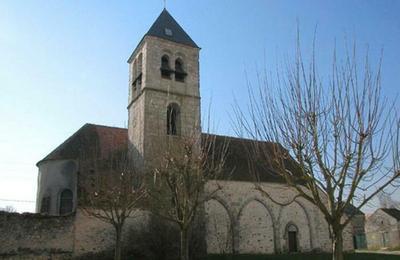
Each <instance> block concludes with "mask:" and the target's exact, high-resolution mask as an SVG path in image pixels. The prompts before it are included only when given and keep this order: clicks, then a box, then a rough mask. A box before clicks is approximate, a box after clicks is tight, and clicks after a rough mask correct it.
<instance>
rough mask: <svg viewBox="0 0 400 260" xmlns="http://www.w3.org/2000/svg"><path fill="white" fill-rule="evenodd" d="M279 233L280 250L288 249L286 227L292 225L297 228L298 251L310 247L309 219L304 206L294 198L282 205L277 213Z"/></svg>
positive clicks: (307, 249) (306, 249)
mask: <svg viewBox="0 0 400 260" xmlns="http://www.w3.org/2000/svg"><path fill="white" fill-rule="evenodd" d="M279 224H280V225H279V234H280V246H281V251H282V252H287V251H288V244H287V235H286V233H287V230H286V229H287V227H288V225H294V226H296V227H297V229H298V233H297V236H298V251H309V250H311V249H312V240H311V237H312V232H311V227H310V226H311V221H310V217H309V215H308V214H307V210H306V208H305V206H304V205H303V204H302V203H300V202H299V201H297V200H295V201H293V202H292V203H291V204H289V205H287V206H284V207H282V208H281V210H280V214H279Z"/></svg>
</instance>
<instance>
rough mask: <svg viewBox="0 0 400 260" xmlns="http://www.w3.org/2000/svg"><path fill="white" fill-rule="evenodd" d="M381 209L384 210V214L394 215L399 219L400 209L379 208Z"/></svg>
mask: <svg viewBox="0 0 400 260" xmlns="http://www.w3.org/2000/svg"><path fill="white" fill-rule="evenodd" d="M381 210H382V211H383V212H385V213H386V214H388V215H390V216H392V217H394V218H395V219H397V220H398V221H400V210H398V209H396V208H389V209H386V208H381Z"/></svg>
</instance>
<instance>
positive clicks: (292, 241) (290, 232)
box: [286, 224, 298, 253]
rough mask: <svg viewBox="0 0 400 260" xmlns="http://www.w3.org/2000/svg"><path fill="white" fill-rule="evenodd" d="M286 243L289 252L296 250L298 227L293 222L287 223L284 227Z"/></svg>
mask: <svg viewBox="0 0 400 260" xmlns="http://www.w3.org/2000/svg"><path fill="white" fill-rule="evenodd" d="M286 232H287V243H288V249H289V252H290V253H294V252H298V238H297V235H298V234H297V233H298V229H297V227H296V226H295V225H294V224H288V226H287V227H286Z"/></svg>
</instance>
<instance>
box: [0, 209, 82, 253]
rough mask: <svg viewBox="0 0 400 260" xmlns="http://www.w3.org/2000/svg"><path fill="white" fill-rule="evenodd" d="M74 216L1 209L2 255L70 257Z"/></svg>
mask: <svg viewBox="0 0 400 260" xmlns="http://www.w3.org/2000/svg"><path fill="white" fill-rule="evenodd" d="M74 219H75V216H74V215H69V216H63V217H52V216H43V215H40V214H28V213H25V214H18V213H6V212H0V258H6V257H9V258H12V257H13V256H16V255H18V257H19V256H21V255H26V256H30V257H31V259H32V258H35V259H38V258H40V256H44V255H45V256H48V257H53V258H57V257H58V258H63V257H65V258H66V259H68V257H70V256H71V254H72V252H73V248H74V242H73V241H74V239H73V236H74ZM56 256H57V257H56ZM28 258H29V257H28ZM47 259H48V258H47Z"/></svg>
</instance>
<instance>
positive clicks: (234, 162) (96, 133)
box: [37, 124, 296, 182]
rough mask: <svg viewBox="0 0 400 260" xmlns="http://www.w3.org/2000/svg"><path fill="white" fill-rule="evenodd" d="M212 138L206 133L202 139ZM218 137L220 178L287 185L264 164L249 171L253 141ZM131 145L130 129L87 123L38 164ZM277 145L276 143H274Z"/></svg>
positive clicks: (103, 153)
mask: <svg viewBox="0 0 400 260" xmlns="http://www.w3.org/2000/svg"><path fill="white" fill-rule="evenodd" d="M207 136H209V135H206V134H203V135H202V137H203V140H204V139H205V138H206V137H207ZM212 137H215V142H216V146H217V147H221V146H222V144H223V143H225V142H226V143H227V144H228V148H229V149H228V152H227V156H226V163H225V169H224V174H223V176H221V179H227V180H236V181H256V180H259V181H263V182H284V180H283V179H282V178H281V177H279V175H278V174H277V173H276V172H275V171H274V170H273V169H272V168H271V167H268V166H267V165H266V164H265V163H259V162H257V160H254V161H255V162H256V163H255V164H253V165H252V169H255V171H254V172H253V171H250V170H249V169H250V168H249V163H248V159H247V158H248V154H247V152H246V151H248V150H249V149H251V146H252V145H253V142H254V141H252V140H247V139H241V138H235V137H228V136H218V135H212ZM259 143H260V145H263V146H266V147H267V149H268V148H270V149H272V147H273V145H274V143H269V142H259ZM127 144H128V130H127V129H126V128H117V127H108V126H102V125H94V124H85V125H84V126H83V127H81V128H80V129H79V130H78V131H77V132H76V133H74V134H73V135H72V136H71V137H69V138H68V139H67V140H66V141H65V142H64V143H62V144H61V145H59V146H58V147H57V148H56V149H54V151H52V152H51V153H50V154H49V155H47V156H46V157H45V158H43V159H42V160H41V161H39V162H38V163H37V165H39V164H40V163H41V162H43V161H48V160H62V159H79V158H80V157H81V156H86V155H89V156H92V155H93V154H95V155H96V157H100V158H101V159H107V158H108V156H109V155H110V154H111V153H112V152H115V151H118V150H121V149H126V148H127ZM275 145H276V144H275ZM287 167H288V168H290V169H292V170H293V172H295V171H296V170H295V164H294V162H289V161H288V162H287Z"/></svg>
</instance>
